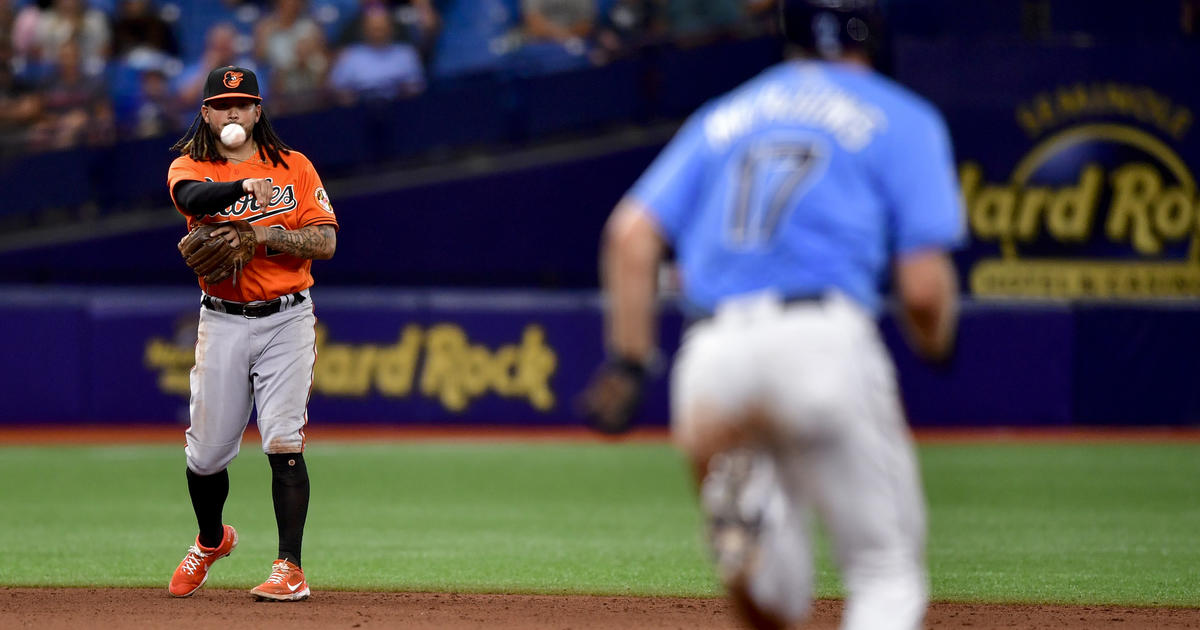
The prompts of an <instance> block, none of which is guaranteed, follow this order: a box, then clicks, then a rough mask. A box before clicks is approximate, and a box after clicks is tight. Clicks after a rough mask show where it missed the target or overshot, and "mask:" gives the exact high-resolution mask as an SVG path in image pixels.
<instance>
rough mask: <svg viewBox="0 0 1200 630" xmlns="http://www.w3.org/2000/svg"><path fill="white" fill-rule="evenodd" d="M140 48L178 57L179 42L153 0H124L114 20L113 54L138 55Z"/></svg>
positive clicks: (118, 55)
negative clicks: (156, 8) (156, 9)
mask: <svg viewBox="0 0 1200 630" xmlns="http://www.w3.org/2000/svg"><path fill="white" fill-rule="evenodd" d="M140 51H150V52H157V53H161V54H165V55H169V56H171V57H178V56H179V43H178V42H177V41H176V40H175V33H174V32H173V31H172V30H171V25H170V24H168V23H167V21H166V20H164V19H162V17H161V16H160V15H159V14H158V12H157V11H155V10H154V6H153V5H152V4H151V3H150V0H122V1H121V3H120V5H119V7H118V9H117V19H116V21H115V22H114V23H113V56H114V57H125V56H127V55H138V54H141V53H140Z"/></svg>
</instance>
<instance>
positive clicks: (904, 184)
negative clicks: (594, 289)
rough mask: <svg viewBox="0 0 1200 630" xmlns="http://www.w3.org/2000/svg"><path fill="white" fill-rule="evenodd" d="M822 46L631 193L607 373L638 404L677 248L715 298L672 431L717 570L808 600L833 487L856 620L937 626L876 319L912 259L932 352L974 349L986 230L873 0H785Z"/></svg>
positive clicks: (590, 406) (675, 376)
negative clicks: (666, 259) (969, 326)
mask: <svg viewBox="0 0 1200 630" xmlns="http://www.w3.org/2000/svg"><path fill="white" fill-rule="evenodd" d="M781 20H782V22H783V27H784V32H785V33H786V34H787V36H788V39H789V40H790V41H791V42H792V43H793V44H796V45H797V48H798V50H799V51H802V52H803V53H805V54H804V55H802V56H801V57H800V58H797V59H792V60H789V61H785V62H783V63H781V64H779V65H776V66H774V67H772V68H769V69H768V70H766V71H765V72H763V73H762V74H760V75H759V76H758V77H756V78H754V79H752V80H750V81H749V82H747V83H746V84H744V85H742V86H741V87H739V88H737V89H735V90H734V91H732V92H730V93H729V94H726V95H725V96H722V97H720V98H718V99H716V100H715V101H713V102H711V103H709V104H708V105H706V106H705V107H704V108H702V109H701V110H699V111H698V112H696V113H695V114H694V115H693V116H692V117H691V118H690V119H689V120H688V121H687V123H686V124H685V125H684V126H683V128H682V129H681V130H680V131H679V133H678V134H677V135H676V137H675V138H674V139H673V140H672V141H671V143H670V144H669V145H668V146H667V148H666V149H665V150H664V151H663V153H662V154H661V155H660V156H659V157H658V159H657V160H656V161H655V162H654V163H653V165H652V166H651V167H650V168H649V169H648V170H647V171H646V173H645V174H644V175H643V176H642V178H641V179H640V180H638V182H637V183H636V185H634V187H633V189H632V190H631V191H630V192H629V194H628V195H627V196H626V198H625V199H624V200H623V201H622V202H621V204H620V205H619V206H618V207H617V209H616V210H615V211H614V212H613V215H612V217H611V218H610V220H609V223H608V225H607V227H606V233H605V242H604V245H603V263H602V268H603V275H604V278H603V280H604V289H605V292H606V295H607V297H608V300H609V302H608V313H607V336H608V348H609V350H610V352H611V353H612V359H611V360H610V361H609V363H608V364H607V365H606V366H605V367H604V368H603V369H602V370H601V371H600V372H598V375H597V378H596V379H595V380H594V381H593V383H592V384H591V385H590V386H589V389H588V390H587V391H586V392H585V394H584V399H583V400H584V405H585V410H586V411H587V413H588V415H589V421H590V422H591V423H592V425H593V426H595V427H597V428H599V429H602V430H606V431H610V432H616V431H620V430H622V429H624V428H626V427H627V426H628V423H629V419H630V417H631V415H632V412H633V409H634V407H635V406H636V402H637V399H638V398H639V394H640V390H641V384H642V381H643V377H644V375H645V371H646V366H647V364H648V363H649V361H650V358H651V356H652V353H653V347H654V326H653V320H654V317H653V313H654V302H655V293H656V289H657V287H656V284H657V281H656V278H657V275H658V274H657V268H658V265H659V263H660V261H661V259H662V258H663V256H664V253H665V251H666V250H667V247H668V246H670V247H671V248H673V249H674V251H675V254H676V258H677V264H678V267H679V270H680V274H679V275H680V278H681V283H682V293H683V296H684V298H685V301H686V303H687V306H688V308H690V309H692V310H693V311H694V312H696V313H697V314H698V321H697V322H696V323H694V324H693V325H692V326H690V327H689V328H688V330H687V332H686V333H685V335H684V339H683V343H682V346H681V348H680V351H679V354H678V355H677V357H676V360H675V366H674V368H673V373H672V381H671V405H672V435H673V438H674V440H675V442H676V443H677V444H678V445H679V446H680V448H682V449H683V450H684V452H685V453H686V454H687V455H688V456H689V458H690V459H691V461H692V463H693V464H694V466H695V470H696V476H697V479H698V480H699V483H700V495H701V506H702V508H703V510H704V512H705V515H706V517H707V521H708V531H709V537H710V542H711V544H712V549H713V553H714V558H715V561H716V564H717V570H718V573H719V574H720V576H721V578H722V580H723V581H724V583H725V585H726V587H727V589H728V591H729V593H730V596H731V597H732V598H733V600H734V602H735V603H736V604H737V605H738V609H739V610H740V611H741V612H742V613H743V614H744V616H745V618H746V619H747V620H748V621H749V622H751V623H752V624H754V625H755V626H756V627H764V628H770V627H782V626H785V625H788V624H792V623H797V622H799V621H801V620H803V619H804V618H806V616H807V614H808V611H809V608H810V605H811V598H812V590H813V577H812V572H813V568H812V559H811V551H810V546H811V541H810V536H809V529H808V527H809V524H808V521H809V520H810V510H811V511H815V513H816V516H818V517H820V518H821V520H822V521H823V523H824V524H825V526H826V527H827V529H828V531H829V533H830V535H831V537H832V539H833V544H834V550H835V556H836V560H837V563H838V565H839V568H840V570H841V573H842V577H843V582H844V584H845V587H846V590H847V595H846V609H845V614H844V618H843V623H842V627H843V628H845V629H848V630H868V629H869V630H886V629H889V628H896V629H904V630H911V629H914V628H918V627H919V626H920V624H921V621H922V619H923V617H924V613H925V608H926V605H927V602H928V586H927V583H928V580H927V576H926V570H925V562H924V538H925V530H926V525H925V509H924V498H923V494H922V490H921V484H920V478H919V474H918V470H917V465H916V459H915V455H914V448H913V444H912V439H911V436H910V434H909V432H908V429H907V426H906V423H905V418H904V415H903V412H902V409H901V403H900V398H899V393H898V389H897V385H896V379H895V375H894V368H893V366H892V364H891V361H890V358H889V357H888V354H887V350H886V348H885V346H884V344H883V342H882V341H881V340H880V336H879V333H878V329H877V326H876V323H875V320H876V318H877V317H878V315H879V313H880V311H881V309H882V308H883V299H882V297H881V295H880V292H881V286H883V285H884V281H885V279H886V276H887V275H888V274H889V273H890V274H892V276H893V280H894V287H895V291H896V295H897V297H898V300H899V304H900V309H899V316H900V320H901V321H902V322H903V323H904V329H905V330H906V332H907V333H908V338H909V340H910V342H911V344H912V346H913V347H914V348H915V349H916V350H917V351H918V352H919V353H920V354H922V355H923V356H925V357H927V358H929V359H931V360H941V359H944V358H945V357H947V356H948V355H949V353H950V352H951V350H952V345H953V339H954V333H955V323H956V320H957V281H956V279H955V276H954V270H953V267H952V264H951V262H950V259H949V256H948V255H947V252H948V250H950V249H952V248H954V247H956V246H957V245H958V244H959V242H960V241H961V239H962V238H963V233H964V224H963V213H962V208H961V204H960V200H959V195H958V189H957V184H956V181H955V177H954V167H953V161H952V155H951V147H950V139H949V137H948V134H947V131H946V128H945V125H944V123H943V121H942V119H941V116H940V115H939V113H938V112H937V110H936V109H935V108H934V107H933V106H932V105H930V104H929V103H927V102H925V101H924V100H922V99H921V98H919V97H917V96H915V95H914V94H913V93H911V92H909V91H908V90H906V89H905V88H903V87H901V86H899V85H898V84H896V83H894V82H892V81H890V80H889V79H887V78H885V77H883V76H881V75H880V74H878V73H876V72H875V71H873V70H872V68H871V62H870V58H871V57H870V52H871V51H870V47H871V45H872V42H873V41H875V40H876V39H878V28H877V26H878V21H877V16H876V15H875V12H874V8H873V6H872V3H871V2H869V1H868V0H784V1H782V2H781Z"/></svg>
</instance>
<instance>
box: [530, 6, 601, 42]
mask: <svg viewBox="0 0 1200 630" xmlns="http://www.w3.org/2000/svg"><path fill="white" fill-rule="evenodd" d="M521 13H522V18H523V19H524V29H525V37H526V38H528V39H529V40H532V41H554V42H558V43H560V44H567V43H569V42H572V41H582V40H584V39H586V38H587V37H588V36H589V35H591V33H592V26H593V24H594V23H595V21H596V0H521Z"/></svg>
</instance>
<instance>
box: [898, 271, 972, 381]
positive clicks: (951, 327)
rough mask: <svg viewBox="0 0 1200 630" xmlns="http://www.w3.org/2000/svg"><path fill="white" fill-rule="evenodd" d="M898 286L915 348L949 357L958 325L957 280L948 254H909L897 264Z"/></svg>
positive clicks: (936, 356)
mask: <svg viewBox="0 0 1200 630" xmlns="http://www.w3.org/2000/svg"><path fill="white" fill-rule="evenodd" d="M896 285H897V288H898V290H899V293H900V302H901V306H902V311H903V312H902V315H903V317H902V321H903V322H904V324H905V326H904V328H905V330H906V331H907V333H908V337H909V342H910V344H911V345H912V346H913V349H914V350H916V352H917V353H918V354H920V355H921V356H922V357H924V358H926V359H929V360H933V361H940V360H944V359H946V358H947V356H948V355H949V354H950V353H951V352H952V351H953V350H954V338H955V332H956V330H957V327H958V281H957V279H956V278H955V274H954V266H953V263H952V262H950V258H949V256H947V255H946V254H945V253H944V252H941V251H937V250H930V251H926V252H919V253H915V254H911V255H908V256H906V257H905V258H904V259H903V260H901V261H900V262H899V263H897V266H896Z"/></svg>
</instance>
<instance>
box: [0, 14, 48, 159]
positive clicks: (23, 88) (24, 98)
mask: <svg viewBox="0 0 1200 630" xmlns="http://www.w3.org/2000/svg"><path fill="white" fill-rule="evenodd" d="M14 58H15V55H14V52H13V47H12V40H11V39H10V38H8V37H7V36H5V35H0V157H7V156H9V155H13V154H14V153H17V152H19V151H20V150H21V149H22V148H23V147H24V145H25V137H26V135H27V132H28V130H29V125H30V124H31V123H33V122H34V121H35V120H37V119H38V117H40V116H41V112H42V102H41V98H40V97H39V96H38V93H37V91H36V90H35V89H34V87H35V86H34V85H32V84H30V83H29V82H28V81H26V80H25V79H23V78H21V77H19V76H17V73H16V70H15V69H14V67H13V62H14Z"/></svg>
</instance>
